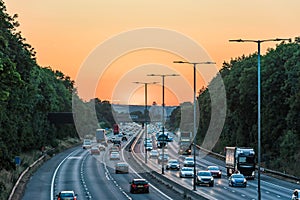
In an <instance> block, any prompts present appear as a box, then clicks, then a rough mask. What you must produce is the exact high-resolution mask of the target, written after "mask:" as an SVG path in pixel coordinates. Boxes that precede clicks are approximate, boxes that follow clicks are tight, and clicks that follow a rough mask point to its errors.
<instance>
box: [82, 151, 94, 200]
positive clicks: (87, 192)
mask: <svg viewBox="0 0 300 200" xmlns="http://www.w3.org/2000/svg"><path fill="white" fill-rule="evenodd" d="M87 157H88V156H85V157H84V159H83V161H82V162H81V166H80V174H81V176H80V180H81V182H82V184H83V187H84V191H85V194H86V197H87V198H88V199H92V196H91V195H90V192H89V189H88V187H87V185H86V183H85V179H84V166H83V165H84V162H85V160H86V159H87Z"/></svg>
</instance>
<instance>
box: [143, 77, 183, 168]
mask: <svg viewBox="0 0 300 200" xmlns="http://www.w3.org/2000/svg"><path fill="white" fill-rule="evenodd" d="M147 76H159V77H162V135H163V137H164V135H165V77H167V76H179V75H178V74H148V75H147ZM165 142H166V141H163V145H162V165H161V173H162V174H165V171H164V156H165V155H164V149H165V146H164V145H165Z"/></svg>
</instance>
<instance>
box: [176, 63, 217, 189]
mask: <svg viewBox="0 0 300 200" xmlns="http://www.w3.org/2000/svg"><path fill="white" fill-rule="evenodd" d="M173 63H179V64H191V65H193V66H194V123H193V124H194V139H193V152H194V182H193V190H195V191H196V135H197V127H196V107H197V106H196V102H197V99H196V92H197V91H196V67H197V65H200V64H215V62H209V61H207V62H186V61H173Z"/></svg>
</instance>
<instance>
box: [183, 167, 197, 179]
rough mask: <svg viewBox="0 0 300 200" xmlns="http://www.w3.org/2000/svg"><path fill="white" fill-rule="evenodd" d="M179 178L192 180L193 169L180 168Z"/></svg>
mask: <svg viewBox="0 0 300 200" xmlns="http://www.w3.org/2000/svg"><path fill="white" fill-rule="evenodd" d="M180 178H194V168H192V167H182V168H181V170H180Z"/></svg>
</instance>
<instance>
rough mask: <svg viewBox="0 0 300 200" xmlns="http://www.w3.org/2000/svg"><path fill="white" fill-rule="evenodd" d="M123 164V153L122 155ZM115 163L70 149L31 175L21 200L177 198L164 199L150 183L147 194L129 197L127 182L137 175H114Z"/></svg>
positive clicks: (104, 155) (105, 155)
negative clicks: (70, 194)
mask: <svg viewBox="0 0 300 200" xmlns="http://www.w3.org/2000/svg"><path fill="white" fill-rule="evenodd" d="M110 145H111V144H110ZM123 145H124V146H125V144H124V143H123ZM127 153H128V152H127ZM122 160H123V161H124V152H123V153H122V154H121V161H122ZM117 162H120V161H111V160H109V151H102V152H101V153H100V155H91V154H90V153H89V151H88V150H84V149H82V148H81V146H80V147H76V148H72V149H69V150H67V151H65V152H63V153H60V154H58V155H56V156H55V157H53V158H52V159H50V160H49V161H47V162H46V163H45V164H44V165H43V166H42V167H41V168H39V169H38V170H37V172H36V173H34V175H33V176H32V178H31V179H30V181H29V182H28V184H27V186H26V191H25V194H24V196H23V198H22V199H23V200H29V199H30V200H31V199H43V200H46V199H49V200H52V199H56V198H55V197H56V194H58V192H59V191H61V190H74V191H75V193H76V194H77V195H78V199H79V200H80V199H96V200H98V199H108V200H111V199H139V200H140V199H141V200H146V199H169V200H170V199H176V196H173V197H170V196H168V195H166V194H165V189H164V188H163V189H164V191H161V190H160V189H158V188H156V187H155V186H154V185H152V184H151V181H150V193H149V194H131V193H129V186H130V184H129V182H130V181H131V180H132V179H133V178H140V175H139V174H137V173H136V172H135V171H134V169H132V168H130V171H129V173H128V174H115V167H114V166H115V163H117ZM166 190H167V189H166ZM168 193H170V192H168ZM173 195H174V193H173Z"/></svg>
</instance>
